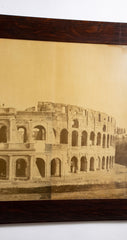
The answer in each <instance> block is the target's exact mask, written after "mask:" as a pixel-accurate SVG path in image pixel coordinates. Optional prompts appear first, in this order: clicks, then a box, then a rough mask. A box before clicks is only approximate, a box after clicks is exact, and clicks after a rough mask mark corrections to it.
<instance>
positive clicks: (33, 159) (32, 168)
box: [30, 155, 35, 180]
mask: <svg viewBox="0 0 127 240" xmlns="http://www.w3.org/2000/svg"><path fill="white" fill-rule="evenodd" d="M34 164H35V156H34V155H32V156H30V180H32V179H33V178H34V167H35V166H34Z"/></svg>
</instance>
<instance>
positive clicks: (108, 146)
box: [107, 134, 109, 148]
mask: <svg viewBox="0 0 127 240" xmlns="http://www.w3.org/2000/svg"><path fill="white" fill-rule="evenodd" d="M107 148H109V134H108V135H107Z"/></svg>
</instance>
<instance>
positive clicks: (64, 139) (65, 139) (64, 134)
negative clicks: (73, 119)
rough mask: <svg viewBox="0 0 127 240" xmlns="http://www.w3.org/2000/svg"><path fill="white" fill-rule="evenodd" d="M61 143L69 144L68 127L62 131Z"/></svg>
mask: <svg viewBox="0 0 127 240" xmlns="http://www.w3.org/2000/svg"><path fill="white" fill-rule="evenodd" d="M60 143H61V144H68V131H67V129H65V128H64V129H62V130H61V132H60Z"/></svg>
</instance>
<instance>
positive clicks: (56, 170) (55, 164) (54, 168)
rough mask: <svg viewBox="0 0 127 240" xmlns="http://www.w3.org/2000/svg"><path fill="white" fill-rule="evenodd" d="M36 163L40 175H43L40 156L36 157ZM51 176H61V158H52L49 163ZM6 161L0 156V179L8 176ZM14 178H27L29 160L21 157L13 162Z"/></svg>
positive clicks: (43, 167)
mask: <svg viewBox="0 0 127 240" xmlns="http://www.w3.org/2000/svg"><path fill="white" fill-rule="evenodd" d="M36 165H37V168H38V171H39V173H40V175H41V177H45V161H44V160H43V159H42V158H36ZM50 165H51V166H50V168H51V169H50V170H51V176H57V177H58V176H59V177H60V176H61V160H60V159H59V158H54V159H52V160H51V163H50ZM8 170H9V166H8V161H7V160H5V159H2V158H0V179H7V178H8ZM15 177H16V178H29V161H27V160H26V159H23V158H19V159H17V160H16V164H15Z"/></svg>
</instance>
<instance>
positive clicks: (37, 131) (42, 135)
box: [33, 125, 46, 140]
mask: <svg viewBox="0 0 127 240" xmlns="http://www.w3.org/2000/svg"><path fill="white" fill-rule="evenodd" d="M33 138H34V140H46V130H45V128H44V127H43V126H41V125H38V126H36V127H34V130H33Z"/></svg>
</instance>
